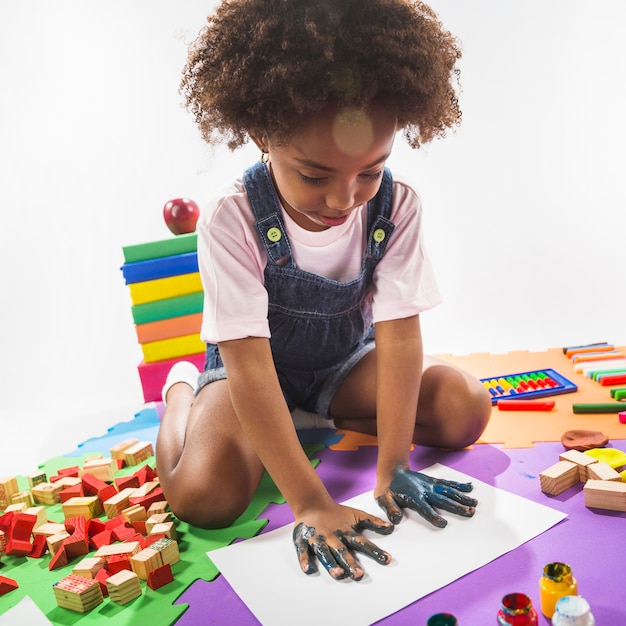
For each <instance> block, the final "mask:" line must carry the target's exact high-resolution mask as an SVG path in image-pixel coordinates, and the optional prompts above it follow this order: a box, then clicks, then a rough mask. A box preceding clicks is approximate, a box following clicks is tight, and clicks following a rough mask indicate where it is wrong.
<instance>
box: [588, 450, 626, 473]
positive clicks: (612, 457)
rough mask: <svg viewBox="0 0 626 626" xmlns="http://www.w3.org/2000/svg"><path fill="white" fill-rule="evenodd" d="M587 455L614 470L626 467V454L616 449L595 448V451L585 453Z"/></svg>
mask: <svg viewBox="0 0 626 626" xmlns="http://www.w3.org/2000/svg"><path fill="white" fill-rule="evenodd" d="M585 454H588V455H589V456H591V457H593V458H594V459H598V461H602V462H604V463H606V464H607V465H610V466H611V467H612V468H613V469H617V468H618V467H622V466H623V465H626V452H622V451H621V450H617V449H616V448H594V449H593V450H587V451H585Z"/></svg>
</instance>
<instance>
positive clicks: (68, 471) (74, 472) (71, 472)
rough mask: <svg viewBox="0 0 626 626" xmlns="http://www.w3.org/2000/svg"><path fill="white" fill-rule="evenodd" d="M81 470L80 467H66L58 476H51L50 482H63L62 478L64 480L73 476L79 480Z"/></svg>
mask: <svg viewBox="0 0 626 626" xmlns="http://www.w3.org/2000/svg"><path fill="white" fill-rule="evenodd" d="M79 470H80V468H79V467H78V465H73V466H72V467H66V468H64V469H60V470H59V471H58V472H57V475H56V476H50V482H51V483H55V482H56V481H57V480H61V478H64V477H65V476H72V477H74V478H78V472H79Z"/></svg>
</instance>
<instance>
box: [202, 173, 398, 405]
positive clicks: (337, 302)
mask: <svg viewBox="0 0 626 626" xmlns="http://www.w3.org/2000/svg"><path fill="white" fill-rule="evenodd" d="M243 182H244V185H245V188H246V192H247V194H248V198H249V200H250V204H251V206H252V210H253V212H254V215H255V218H256V227H257V230H258V232H259V236H260V238H261V241H262V243H263V246H264V247H265V250H266V252H267V257H268V260H267V266H266V268H265V276H264V279H265V288H266V290H267V292H268V296H269V307H268V319H269V327H270V332H271V338H270V345H271V349H272V355H273V357H274V364H275V366H276V371H277V374H278V378H279V381H280V385H281V388H282V390H283V394H284V396H285V399H286V401H287V405H288V406H289V409H290V410H293V409H294V408H296V407H299V408H301V409H304V410H306V411H310V412H313V413H318V414H320V415H322V416H324V417H330V415H329V407H330V403H331V401H332V399H333V396H334V395H335V392H336V391H337V389H338V388H339V386H340V384H341V382H342V381H343V379H344V378H345V376H346V375H347V374H348V372H349V371H350V370H351V369H352V367H354V365H355V364H356V363H357V362H358V361H359V360H360V359H361V358H362V357H363V356H364V355H365V354H366V353H367V352H369V351H370V350H371V349H372V348H373V347H374V342H373V338H374V327H373V324H372V319H371V311H370V299H369V298H368V294H369V292H370V290H371V286H372V275H373V273H374V269H375V267H376V265H377V264H378V262H379V261H380V259H381V258H382V256H383V254H384V253H385V249H386V247H387V244H388V242H389V239H390V237H391V234H392V232H393V229H394V228H395V225H394V223H393V222H392V221H391V220H389V215H390V213H391V201H392V193H393V181H392V177H391V173H390V172H389V170H387V169H385V170H384V174H383V180H382V183H381V186H380V189H379V191H378V193H377V194H376V196H375V197H374V198H372V200H370V201H369V203H368V206H367V233H368V238H367V249H366V253H365V257H364V259H363V264H362V267H361V273H360V275H359V276H358V277H357V278H355V279H354V280H352V281H350V282H347V283H340V282H337V281H335V280H331V279H329V278H325V277H323V276H319V275H317V274H312V273H310V272H305V271H304V270H301V269H298V268H297V267H296V264H295V262H294V260H293V254H292V251H291V244H290V243H289V238H288V236H287V230H286V229H285V225H284V223H283V219H282V214H281V208H280V204H279V200H278V197H277V195H276V191H275V189H274V185H273V183H272V179H271V176H270V173H269V170H268V168H267V166H266V165H265V164H264V163H261V162H259V163H257V164H256V165H254V166H252V167H251V168H249V169H248V170H246V172H245V173H244V177H243ZM242 305H243V303H242ZM223 378H226V372H225V370H224V367H223V363H222V360H221V358H220V356H219V351H218V348H217V346H216V345H215V344H207V360H206V365H205V372H204V374H202V375H201V376H200V380H199V387H200V388H201V387H202V386H204V385H206V384H208V383H209V382H213V381H215V380H220V379H223Z"/></svg>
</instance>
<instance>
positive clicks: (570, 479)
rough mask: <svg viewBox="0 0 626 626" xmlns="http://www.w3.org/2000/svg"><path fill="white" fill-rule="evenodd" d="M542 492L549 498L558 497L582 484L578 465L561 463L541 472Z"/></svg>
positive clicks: (568, 462) (567, 462)
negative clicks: (579, 483)
mask: <svg viewBox="0 0 626 626" xmlns="http://www.w3.org/2000/svg"><path fill="white" fill-rule="evenodd" d="M539 482H540V485H541V491H543V493H545V494H547V495H549V496H558V495H559V494H560V493H563V492H564V491H565V490H567V489H569V488H570V487H573V486H574V485H575V484H577V483H578V482H580V469H579V466H578V465H576V463H571V462H570V461H559V462H558V463H556V464H554V465H552V466H551V467H549V468H548V469H546V470H544V471H543V472H540V474H539Z"/></svg>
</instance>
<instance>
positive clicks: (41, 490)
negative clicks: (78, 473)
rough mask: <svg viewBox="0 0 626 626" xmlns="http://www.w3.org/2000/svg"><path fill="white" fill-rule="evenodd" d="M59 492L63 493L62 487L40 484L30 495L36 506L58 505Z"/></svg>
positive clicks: (59, 499) (52, 484) (53, 484)
mask: <svg viewBox="0 0 626 626" xmlns="http://www.w3.org/2000/svg"><path fill="white" fill-rule="evenodd" d="M61 491H63V487H60V486H59V485H57V484H55V483H41V484H39V485H35V486H34V487H33V488H32V489H31V493H32V494H33V498H34V499H35V502H36V503H37V504H48V505H53V504H58V503H59V502H60V501H61V496H60V493H61Z"/></svg>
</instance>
